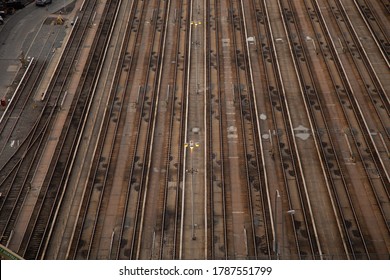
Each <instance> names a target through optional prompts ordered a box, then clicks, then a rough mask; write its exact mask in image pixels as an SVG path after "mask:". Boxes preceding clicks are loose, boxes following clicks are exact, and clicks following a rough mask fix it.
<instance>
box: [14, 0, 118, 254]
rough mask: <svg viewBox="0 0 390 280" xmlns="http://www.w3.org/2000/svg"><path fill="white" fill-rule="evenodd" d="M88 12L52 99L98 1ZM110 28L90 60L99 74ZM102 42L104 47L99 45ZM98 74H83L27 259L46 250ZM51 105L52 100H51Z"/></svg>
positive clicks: (26, 241)
mask: <svg viewBox="0 0 390 280" xmlns="http://www.w3.org/2000/svg"><path fill="white" fill-rule="evenodd" d="M86 5H87V6H86V9H85V12H84V16H83V17H82V18H81V19H80V21H79V24H78V25H76V27H75V28H76V30H75V31H74V33H73V34H72V35H73V36H72V41H71V44H70V47H68V48H67V50H66V52H65V57H66V59H63V60H62V61H61V64H60V67H59V68H58V69H60V70H59V71H58V72H57V73H58V74H57V76H55V78H54V82H52V83H51V84H50V86H49V90H48V93H46V94H49V96H48V98H51V97H52V96H53V94H52V93H53V92H63V88H64V85H65V82H66V77H67V76H68V75H69V71H70V69H71V68H72V67H74V66H73V63H74V60H75V57H76V54H77V50H78V49H79V46H80V43H81V42H82V38H83V35H84V34H85V31H86V29H87V27H88V25H89V22H90V21H91V19H92V17H93V7H94V6H95V3H94V2H88V3H86ZM109 25H110V21H107V22H106V24H105V25H102V26H101V27H102V28H101V29H100V32H101V33H100V34H102V36H97V38H99V40H102V41H100V42H99V41H98V40H96V41H95V46H99V48H100V49H99V48H98V49H96V50H97V51H96V52H95V53H94V56H93V57H92V56H91V57H90V58H89V62H88V66H89V67H88V69H89V71H92V72H93V73H95V72H96V69H97V67H98V64H99V61H100V58H101V57H100V56H101V54H102V51H103V49H104V48H101V46H104V41H105V39H106V37H107V35H108V34H107V30H108V27H109ZM99 43H100V45H99ZM94 77H95V76H94V75H87V72H86V71H84V73H83V75H82V83H81V84H82V85H83V88H82V89H81V88H80V89H79V90H78V92H77V94H76V95H77V96H76V97H75V99H74V100H73V103H72V106H71V109H70V112H71V113H70V114H69V115H68V118H67V120H66V123H65V126H64V130H63V132H62V134H61V136H60V139H59V144H58V145H57V149H56V151H55V154H54V157H53V162H52V163H53V164H51V166H50V168H49V171H48V175H47V177H46V178H45V180H44V183H43V186H42V187H41V189H40V194H39V196H38V198H37V201H36V203H35V207H34V210H33V212H32V217H31V219H30V222H29V224H28V226H27V229H26V233H25V235H24V237H23V240H22V242H21V244H20V248H19V252H22V254H23V255H24V257H25V258H27V259H37V258H40V257H41V255H42V253H43V250H44V241H45V240H46V237H47V234H48V233H49V229H50V225H51V222H52V221H53V219H54V216H55V213H56V208H57V207H58V205H59V200H60V197H61V196H62V194H63V192H64V189H65V188H64V187H65V183H66V182H65V181H66V178H67V177H66V174H67V171H68V168H70V165H71V161H72V158H71V157H72V155H73V153H74V152H75V149H76V146H77V145H76V144H77V142H78V140H77V137H76V136H77V134H78V133H79V132H80V128H81V127H82V124H83V121H82V120H83V119H84V118H85V113H86V111H87V106H88V102H87V100H88V99H89V98H90V87H92V84H93V80H94ZM57 98H58V97H57ZM49 102H50V101H49Z"/></svg>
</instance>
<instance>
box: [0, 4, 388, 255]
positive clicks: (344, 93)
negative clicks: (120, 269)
mask: <svg viewBox="0 0 390 280" xmlns="http://www.w3.org/2000/svg"><path fill="white" fill-rule="evenodd" d="M54 1H55V0H53V2H54ZM63 17H64V19H62V17H61V22H59V17H57V15H55V16H51V17H48V18H46V19H43V20H44V24H43V25H42V29H44V28H52V27H53V26H54V25H56V27H55V28H54V29H50V30H52V31H50V32H47V33H45V34H47V36H46V37H45V40H44V41H43V43H42V48H41V50H40V51H39V52H38V53H39V54H38V55H36V56H34V57H30V58H29V59H28V61H25V62H24V64H25V65H24V66H23V67H22V68H21V71H22V72H23V77H22V78H21V79H20V82H19V85H18V87H17V88H16V89H15V90H14V92H13V93H12V98H10V99H9V102H8V104H7V105H8V106H7V108H6V109H2V110H1V120H0V159H1V160H0V193H1V196H0V233H1V234H0V237H1V239H0V243H1V244H2V245H3V246H5V247H7V248H9V249H10V250H12V251H13V252H15V253H17V254H18V255H20V256H21V257H23V258H25V259H50V260H54V259H60V260H64V259H71V260H73V259H75V260H85V259H92V260H115V259H120V260H125V259H139V260H176V259H183V260H188V259H201V260H203V259H218V260H224V259H229V260H230V259H233V260H256V259H260V260H273V259H282V260H331V259H336V260H355V259H357V260H383V259H389V258H390V151H389V150H390V102H389V91H390V79H389V78H390V40H389V38H390V29H389V28H388V27H386V26H389V25H390V2H389V1H388V0H299V1H298V0H272V1H269V0H182V1H178V0H176V1H175V0H103V1H96V0H85V1H77V2H76V3H75V5H74V8H73V11H72V13H69V14H68V15H66V14H65V15H63ZM63 20H64V23H65V24H64V25H62V23H63V22H62V21H63ZM65 25H66V27H67V28H66V30H65ZM64 32H66V36H65V38H66V39H65V40H64V42H62V46H57V45H56V44H55V43H54V42H55V40H56V38H57V37H58V36H63V33H64ZM53 48H56V49H58V50H61V51H60V52H59V51H57V54H54V55H53V53H54V52H52V51H51V50H52V49H53ZM27 55H28V54H27Z"/></svg>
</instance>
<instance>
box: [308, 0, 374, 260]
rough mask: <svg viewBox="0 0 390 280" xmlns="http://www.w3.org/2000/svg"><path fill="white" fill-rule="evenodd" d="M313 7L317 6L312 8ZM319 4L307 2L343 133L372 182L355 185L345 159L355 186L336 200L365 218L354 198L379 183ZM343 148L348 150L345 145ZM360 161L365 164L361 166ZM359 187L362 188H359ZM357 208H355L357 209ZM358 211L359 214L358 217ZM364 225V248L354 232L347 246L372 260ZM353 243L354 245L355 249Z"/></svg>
mask: <svg viewBox="0 0 390 280" xmlns="http://www.w3.org/2000/svg"><path fill="white" fill-rule="evenodd" d="M312 4H313V5H314V6H312ZM316 4H317V3H309V2H308V1H305V5H306V6H307V8H308V11H309V12H310V11H315V13H316V16H315V17H314V20H313V21H312V26H313V28H314V30H315V32H317V34H324V37H325V38H326V39H325V42H324V41H323V39H321V38H319V36H317V40H318V42H319V45H320V51H321V53H322V54H323V56H324V58H325V60H324V61H325V62H326V68H327V69H328V71H329V73H330V77H329V78H328V79H327V80H329V81H332V82H331V84H332V86H333V87H334V88H335V93H336V98H337V100H338V102H339V104H340V106H341V110H342V111H343V113H344V116H345V119H344V127H348V129H347V130H345V128H343V126H341V127H340V130H341V131H342V130H344V131H346V132H345V134H344V136H345V139H346V144H347V146H348V149H349V155H350V157H349V160H350V161H352V162H353V163H352V164H358V163H359V168H362V170H365V172H366V174H367V175H368V176H367V179H368V182H367V183H364V184H363V186H362V185H361V183H360V184H359V183H357V182H354V175H353V174H354V172H355V171H352V170H351V168H350V166H349V165H350V164H351V162H348V160H345V158H344V167H342V168H341V169H340V170H341V171H343V170H345V171H344V172H348V173H349V174H348V175H345V176H343V179H344V178H346V180H347V182H348V181H349V180H350V181H351V183H349V182H348V183H344V185H345V186H346V187H345V189H346V191H345V194H344V195H343V194H340V193H337V192H336V195H338V196H339V197H337V196H336V200H337V201H338V203H339V204H340V203H341V204H345V202H346V201H349V204H350V205H351V210H352V213H353V214H354V216H356V217H364V214H362V213H361V212H359V211H360V209H359V208H356V205H358V203H360V204H361V202H357V201H356V200H355V199H354V197H356V196H358V197H359V195H358V193H365V194H367V188H366V186H367V185H372V184H373V183H374V182H373V181H375V179H374V178H373V176H371V175H370V170H368V168H367V164H366V163H365V160H367V158H366V157H363V151H365V149H367V147H364V146H363V144H362V143H364V140H363V139H361V137H362V135H361V134H357V133H354V131H355V130H354V127H356V126H357V127H358V126H359V123H356V121H357V120H355V116H354V115H353V111H352V110H351V107H352V105H351V103H350V102H353V101H351V100H350V99H348V101H346V99H347V98H346V96H345V94H346V91H347V90H348V89H349V88H350V83H349V81H348V78H347V77H346V76H345V75H346V72H345V69H343V66H342V64H340V60H339V59H340V57H339V55H338V52H337V48H336V47H335V45H334V43H333V41H332V38H331V37H330V36H329V29H328V26H327V24H326V22H325V21H324V19H323V17H324V15H322V13H321V11H320V9H319V8H318V6H316ZM312 19H313V18H312ZM316 25H317V26H318V25H320V26H321V27H322V31H321V33H320V31H319V30H318V29H317V28H316ZM330 57H332V58H330ZM336 73H338V74H339V76H337V75H336ZM340 85H344V86H345V88H343V87H341V86H340ZM351 91H352V90H351ZM350 94H351V95H352V93H350ZM351 111H352V112H351ZM355 113H356V112H355ZM350 131H352V133H349V132H350ZM349 139H352V140H353V143H354V144H355V145H356V147H357V149H358V151H357V153H358V154H359V156H360V159H361V160H360V161H356V160H355V158H354V151H352V148H351V143H350V140H349ZM339 145H340V140H339ZM343 146H344V147H345V144H344V145H343ZM360 149H361V150H360ZM340 154H342V152H340ZM360 162H361V163H362V164H360ZM363 172H364V171H363ZM341 175H343V174H341ZM352 182H353V183H352ZM351 184H354V185H355V188H351V187H350V186H351ZM366 184H367V185H366ZM357 186H359V188H358V187H357ZM338 190H340V189H338ZM369 195H370V197H372V198H373V194H372V192H371V193H369ZM354 200H355V201H354ZM353 205H355V208H353ZM380 207H381V206H380ZM356 212H357V214H356ZM355 220H356V221H357V218H355ZM350 221H351V220H350V219H342V223H343V224H344V228H345V229H346V228H348V227H349V226H350ZM359 224H360V225H359ZM364 224H365V223H364V221H363V219H362V218H360V222H357V224H356V225H357V226H358V227H359V228H360V230H359V231H360V232H361V233H360V244H362V245H363V246H356V245H355V242H351V239H352V240H353V239H354V238H356V234H355V231H354V232H353V233H352V232H351V233H349V238H351V239H349V238H348V239H346V240H348V242H347V243H348V244H349V246H348V247H349V249H348V250H347V253H348V257H352V258H370V254H372V252H373V251H374V249H373V244H372V243H371V242H370V240H369V239H368V238H367V235H368V231H370V230H369V228H366V227H365V226H364ZM370 234H373V233H372V232H371V233H370ZM361 242H363V243H361ZM352 244H354V245H353V246H352Z"/></svg>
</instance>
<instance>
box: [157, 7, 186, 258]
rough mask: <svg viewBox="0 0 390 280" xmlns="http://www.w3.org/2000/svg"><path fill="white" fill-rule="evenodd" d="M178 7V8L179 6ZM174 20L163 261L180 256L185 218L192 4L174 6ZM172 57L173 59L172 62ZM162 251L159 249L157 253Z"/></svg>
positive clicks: (166, 158)
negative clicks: (182, 218) (187, 68)
mask: <svg viewBox="0 0 390 280" xmlns="http://www.w3.org/2000/svg"><path fill="white" fill-rule="evenodd" d="M175 4H176V5H175ZM171 11H174V13H173V14H172V13H171V19H170V21H171V22H172V21H173V24H174V25H175V29H174V31H173V32H172V33H173V34H172V35H171V36H172V37H171V38H170V40H171V41H172V42H176V44H175V45H174V47H173V49H172V50H171V53H170V54H169V53H168V54H167V56H168V58H167V59H166V61H167V62H169V61H172V64H173V65H174V66H173V69H172V68H170V73H169V80H168V84H167V92H166V94H167V95H166V98H165V101H166V106H167V110H169V116H168V118H167V120H169V121H168V122H169V125H168V127H169V130H168V135H167V142H166V155H165V162H166V167H165V168H166V175H165V179H164V188H163V190H162V192H163V194H162V195H161V197H163V202H162V217H161V231H160V232H161V234H160V238H158V237H157V240H158V239H159V244H160V251H159V259H168V260H169V259H171V260H172V259H177V258H178V256H179V247H180V244H179V236H180V232H179V228H180V227H179V221H180V215H181V211H180V210H181V200H180V199H181V191H180V189H181V188H180V187H179V186H180V181H181V174H182V172H181V171H182V169H181V166H182V158H183V156H182V154H183V151H184V139H183V130H182V127H183V126H184V121H185V120H184V118H183V117H182V116H183V114H184V109H183V108H184V106H185V98H184V97H185V95H184V91H185V77H186V76H185V71H184V69H185V65H186V58H187V56H186V52H187V43H186V40H185V39H186V38H187V34H188V32H187V28H186V27H187V23H188V22H189V17H188V16H189V5H188V1H179V3H177V2H176V3H172V7H171ZM169 58H171V59H169ZM157 250H158V249H156V251H157Z"/></svg>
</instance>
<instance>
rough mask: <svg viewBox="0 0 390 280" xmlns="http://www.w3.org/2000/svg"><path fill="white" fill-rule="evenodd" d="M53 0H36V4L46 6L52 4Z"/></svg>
mask: <svg viewBox="0 0 390 280" xmlns="http://www.w3.org/2000/svg"><path fill="white" fill-rule="evenodd" d="M51 2H52V0H35V5H37V6H46V5H48V4H51Z"/></svg>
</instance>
